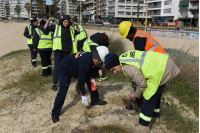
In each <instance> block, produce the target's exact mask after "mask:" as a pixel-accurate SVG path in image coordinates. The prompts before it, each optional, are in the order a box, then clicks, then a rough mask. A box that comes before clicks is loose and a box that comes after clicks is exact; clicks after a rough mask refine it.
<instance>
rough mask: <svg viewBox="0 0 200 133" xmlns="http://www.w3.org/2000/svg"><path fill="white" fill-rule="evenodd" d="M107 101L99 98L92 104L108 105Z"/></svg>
mask: <svg viewBox="0 0 200 133" xmlns="http://www.w3.org/2000/svg"><path fill="white" fill-rule="evenodd" d="M106 104H107V102H106V101H102V100H101V99H98V100H97V101H92V102H91V105H106Z"/></svg>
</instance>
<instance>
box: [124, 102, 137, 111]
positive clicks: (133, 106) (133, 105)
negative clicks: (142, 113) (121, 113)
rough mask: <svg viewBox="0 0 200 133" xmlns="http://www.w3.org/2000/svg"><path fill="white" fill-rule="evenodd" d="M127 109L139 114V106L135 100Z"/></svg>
mask: <svg viewBox="0 0 200 133" xmlns="http://www.w3.org/2000/svg"><path fill="white" fill-rule="evenodd" d="M125 108H126V109H128V110H135V112H139V106H138V104H137V102H136V101H135V100H133V101H132V104H130V105H126V107H125Z"/></svg>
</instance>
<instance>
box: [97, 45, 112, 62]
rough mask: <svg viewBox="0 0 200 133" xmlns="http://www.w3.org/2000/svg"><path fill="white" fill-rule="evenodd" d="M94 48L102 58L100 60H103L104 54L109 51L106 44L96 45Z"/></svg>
mask: <svg viewBox="0 0 200 133" xmlns="http://www.w3.org/2000/svg"><path fill="white" fill-rule="evenodd" d="M96 49H97V52H98V54H99V56H100V59H101V60H102V62H104V61H105V57H106V55H107V54H108V53H109V50H108V48H107V47H106V46H98V47H97V48H96Z"/></svg>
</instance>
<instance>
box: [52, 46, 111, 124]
mask: <svg viewBox="0 0 200 133" xmlns="http://www.w3.org/2000/svg"><path fill="white" fill-rule="evenodd" d="M108 53H109V51H108V48H107V47H105V46H99V47H97V48H96V50H94V51H93V52H92V53H91V52H78V53H76V54H71V55H69V56H68V57H66V58H65V59H63V60H62V61H61V63H60V65H59V68H58V76H59V91H58V94H57V96H56V99H55V102H54V107H53V110H52V114H51V115H52V121H53V122H54V123H56V122H57V121H59V113H60V111H61V109H62V106H63V104H64V100H65V96H66V94H67V91H68V88H69V85H70V81H71V78H72V77H75V78H77V79H78V86H79V92H80V94H81V97H82V104H83V105H84V106H89V104H88V100H87V97H86V95H85V88H84V86H85V83H86V84H87V86H88V89H89V91H90V94H91V105H105V104H107V102H106V101H102V100H100V99H99V93H98V91H97V89H96V88H95V90H93V89H91V82H90V81H91V80H94V70H93V69H94V66H96V65H98V64H100V63H101V62H104V60H105V56H106V55H107V54H108Z"/></svg>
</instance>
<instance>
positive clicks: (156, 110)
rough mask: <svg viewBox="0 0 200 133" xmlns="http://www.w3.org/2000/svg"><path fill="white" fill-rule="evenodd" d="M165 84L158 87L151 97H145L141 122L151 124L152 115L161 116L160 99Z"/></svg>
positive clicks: (144, 124) (145, 124)
mask: <svg viewBox="0 0 200 133" xmlns="http://www.w3.org/2000/svg"><path fill="white" fill-rule="evenodd" d="M164 87H165V84H164V85H162V86H159V87H158V90H157V92H156V93H155V94H154V95H153V96H152V97H151V98H150V99H149V100H146V99H145V98H143V102H142V108H141V112H140V118H139V123H140V124H141V125H143V126H149V124H150V122H151V118H152V117H160V99H161V94H162V91H163V89H164Z"/></svg>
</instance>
